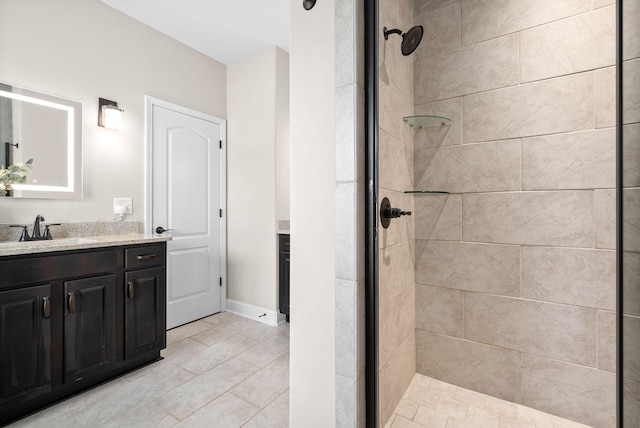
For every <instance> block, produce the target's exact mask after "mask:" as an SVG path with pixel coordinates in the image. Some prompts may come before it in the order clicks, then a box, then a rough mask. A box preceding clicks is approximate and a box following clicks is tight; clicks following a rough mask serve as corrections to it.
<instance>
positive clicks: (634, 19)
mask: <svg viewBox="0 0 640 428" xmlns="http://www.w3.org/2000/svg"><path fill="white" fill-rule="evenodd" d="M623 8H624V18H623V29H624V34H623V58H624V63H623V83H624V85H623V91H624V95H623V103H624V110H623V122H624V123H625V124H626V126H624V127H623V146H624V147H623V153H624V165H623V186H624V190H623V219H624V221H623V225H622V229H623V233H624V240H623V251H624V252H623V293H624V296H625V297H624V307H623V313H624V319H623V348H622V350H623V357H622V360H623V361H622V364H623V367H624V370H623V376H624V382H623V386H624V388H623V398H622V401H623V405H624V415H623V418H624V426H638V423H639V421H640V417H639V412H640V410H639V409H640V387H639V382H640V357H639V355H640V346H639V345H638V338H639V337H640V296H639V291H638V286H637V285H638V281H640V244H639V242H640V235H639V233H640V215H639V214H638V209H639V208H640V189H639V188H638V187H639V186H640V180H639V176H638V170H639V169H638V160H639V159H640V155H639V150H640V132H639V130H640V123H638V122H640V26H638V22H640V6H639V5H638V2H637V1H632V0H624V3H623ZM602 318H603V322H602V325H603V328H608V329H611V327H610V325H611V324H612V321H611V318H612V315H611V314H609V313H607V314H603V315H602ZM607 322H608V323H609V326H607ZM611 360H612V358H611V356H608V355H604V356H603V362H602V363H603V364H607V363H608V364H609V365H611Z"/></svg>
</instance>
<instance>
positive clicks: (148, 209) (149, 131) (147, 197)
mask: <svg viewBox="0 0 640 428" xmlns="http://www.w3.org/2000/svg"><path fill="white" fill-rule="evenodd" d="M154 106H158V107H163V108H166V109H169V110H173V111H176V112H178V113H183V114H186V115H189V116H193V117H196V118H198V119H202V120H206V121H209V122H213V123H215V124H217V125H219V126H220V140H221V141H222V147H221V148H220V209H221V210H222V216H221V217H220V276H221V277H222V285H223V286H222V287H220V311H221V312H224V311H225V310H226V309H227V121H226V120H225V119H221V118H219V117H216V116H212V115H210V114H206V113H202V112H200V111H197V110H193V109H190V108H188V107H185V106H181V105H179V104H174V103H172V102H169V101H165V100H161V99H159V98H155V97H152V96H149V95H145V96H144V124H145V126H144V128H145V129H144V183H145V184H144V226H143V228H144V229H143V230H144V233H146V234H149V235H153V234H154V232H153V217H152V214H153V212H152V211H153V179H152V177H153V144H152V143H153V114H152V112H153V107H154Z"/></svg>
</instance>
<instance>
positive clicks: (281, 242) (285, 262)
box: [278, 234, 291, 322]
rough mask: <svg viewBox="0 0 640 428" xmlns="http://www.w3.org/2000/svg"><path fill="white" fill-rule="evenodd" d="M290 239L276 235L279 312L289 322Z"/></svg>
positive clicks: (287, 236) (282, 235)
mask: <svg viewBox="0 0 640 428" xmlns="http://www.w3.org/2000/svg"><path fill="white" fill-rule="evenodd" d="M290 244H291V239H290V237H289V235H285V234H279V235H278V248H279V256H278V259H279V263H278V278H279V283H280V284H279V290H278V291H279V293H278V296H279V298H278V300H279V302H278V303H279V306H280V313H282V314H285V315H286V317H287V322H289V295H290V293H289V282H290V281H289V272H290V270H291V269H290V251H289V246H290Z"/></svg>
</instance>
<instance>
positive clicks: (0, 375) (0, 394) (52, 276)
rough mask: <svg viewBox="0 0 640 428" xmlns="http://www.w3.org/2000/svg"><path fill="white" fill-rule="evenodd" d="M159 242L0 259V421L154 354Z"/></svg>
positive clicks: (159, 310)
mask: <svg viewBox="0 0 640 428" xmlns="http://www.w3.org/2000/svg"><path fill="white" fill-rule="evenodd" d="M165 255H166V244H165V243H164V242H160V243H154V244H141V245H132V246H120V247H104V248H97V249H88V250H72V251H63V252H53V253H42V254H29V255H23V256H4V257H0V272H1V274H0V426H2V425H4V424H5V423H7V422H10V421H12V420H14V419H16V418H18V417H21V416H23V415H26V414H29V413H30V412H33V411H35V410H38V409H39V408H42V407H44V406H46V405H49V404H51V403H53V402H55V401H58V400H60V399H62V398H65V397H68V396H70V395H72V394H75V393H77V392H79V391H82V390H84V389H87V388H90V387H92V386H94V385H96V384H98V383H101V382H104V381H105V380H108V379H110V378H113V377H115V376H118V375H120V374H122V373H125V372H127V371H129V370H132V369H134V368H136V367H139V366H142V365H144V364H147V363H149V362H152V361H155V360H157V359H158V358H160V350H161V349H162V348H164V347H165V344H166V310H165V308H166V300H165V295H166V291H165Z"/></svg>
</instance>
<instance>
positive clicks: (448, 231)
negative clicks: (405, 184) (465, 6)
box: [414, 195, 462, 241]
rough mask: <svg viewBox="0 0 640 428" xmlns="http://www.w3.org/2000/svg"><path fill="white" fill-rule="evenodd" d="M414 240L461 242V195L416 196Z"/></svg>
mask: <svg viewBox="0 0 640 428" xmlns="http://www.w3.org/2000/svg"><path fill="white" fill-rule="evenodd" d="M414 205H415V239H436V240H440V241H460V240H462V195H416V196H415V199H414Z"/></svg>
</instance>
